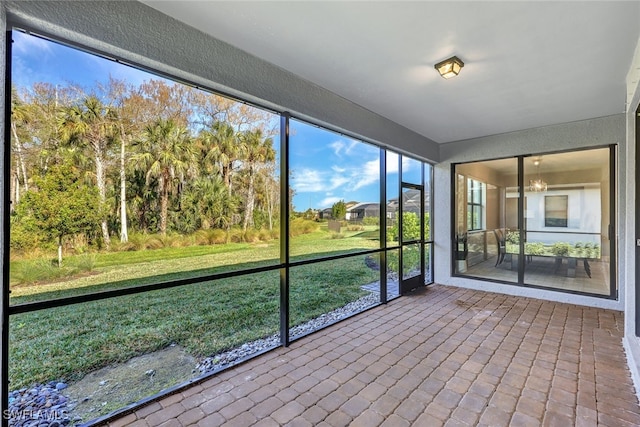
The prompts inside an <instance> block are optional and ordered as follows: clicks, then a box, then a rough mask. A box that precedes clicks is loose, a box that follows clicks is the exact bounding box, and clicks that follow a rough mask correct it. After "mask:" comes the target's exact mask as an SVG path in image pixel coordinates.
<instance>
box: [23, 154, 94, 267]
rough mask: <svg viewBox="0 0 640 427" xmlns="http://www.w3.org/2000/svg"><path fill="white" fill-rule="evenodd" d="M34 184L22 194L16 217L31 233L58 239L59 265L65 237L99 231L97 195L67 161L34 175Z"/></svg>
mask: <svg viewBox="0 0 640 427" xmlns="http://www.w3.org/2000/svg"><path fill="white" fill-rule="evenodd" d="M33 181H34V184H35V188H31V189H30V190H29V191H27V192H26V193H25V194H24V197H23V198H22V201H21V202H20V204H19V205H18V207H17V212H16V216H17V217H18V218H20V219H23V220H25V222H29V223H31V224H33V226H34V227H35V228H36V230H33V232H44V233H46V234H47V236H48V237H49V238H51V239H56V240H57V244H58V266H61V265H62V245H63V240H64V238H65V237H66V236H69V235H73V234H78V233H87V234H88V233H91V232H93V231H97V229H98V228H99V226H100V222H101V220H102V218H103V215H102V212H101V203H100V195H99V193H98V191H97V189H96V187H94V186H88V185H87V184H86V183H85V182H84V180H83V179H82V173H81V171H79V170H78V169H77V168H74V167H73V166H72V165H71V164H70V163H69V162H66V163H64V164H55V165H52V166H50V167H49V169H48V170H47V172H46V174H44V175H42V176H35V177H34V178H33ZM26 220H28V221H26Z"/></svg>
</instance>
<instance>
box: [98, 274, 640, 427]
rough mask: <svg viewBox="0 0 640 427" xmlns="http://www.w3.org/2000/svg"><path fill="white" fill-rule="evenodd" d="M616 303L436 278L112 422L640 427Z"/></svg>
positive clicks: (199, 424)
mask: <svg viewBox="0 0 640 427" xmlns="http://www.w3.org/2000/svg"><path fill="white" fill-rule="evenodd" d="M622 328H623V314H622V313H621V312H617V311H611V310H602V309H595V308H590V307H582V306H577V305H571V304H561V303H554V302H548V301H541V300H535V299H530V298H522V297H512V296H507V295H500V294H495V293H489V292H480V291H473V290H468V289H462V288H454V287H446V286H440V285H432V286H430V287H429V288H427V289H426V290H423V291H420V292H417V293H415V294H413V295H410V296H407V297H403V298H399V299H396V300H393V301H391V302H390V303H388V304H387V305H386V306H381V307H377V308H374V309H372V310H369V311H367V312H365V313H362V314H360V315H358V316H356V317H354V318H351V319H348V320H345V321H343V322H341V323H339V324H336V325H333V326H332V327H329V328H327V329H324V330H322V331H319V332H317V333H315V334H313V335H310V336H307V337H305V338H303V339H301V340H300V341H298V342H295V343H293V344H292V345H291V346H290V347H289V348H279V349H276V350H274V351H272V352H270V353H267V354H265V355H262V356H260V357H257V358H255V359H253V360H250V361H248V362H246V363H244V364H242V365H239V366H237V367H235V368H233V369H230V370H227V371H225V372H222V373H220V374H218V375H216V376H215V377H212V378H210V379H208V380H206V381H204V382H203V383H201V384H198V385H194V386H193V387H190V388H189V389H187V390H185V391H183V392H182V393H177V394H175V395H172V396H169V397H166V398H164V399H162V400H160V401H158V402H154V403H150V404H148V405H147V406H145V407H142V408H140V409H138V410H137V411H136V412H134V413H131V414H129V415H126V416H124V417H122V418H120V419H118V420H116V421H113V422H111V423H110V424H109V425H110V426H114V427H115V426H135V427H137V426H191V425H198V426H207V427H210V426H217V425H225V426H234V427H238V426H253V425H255V426H278V425H291V426H346V425H352V426H366V427H370V426H378V425H380V426H393V427H398V426H409V425H414V426H429V427H430V426H439V425H446V426H474V425H478V426H492V427H494V426H508V425H512V426H540V425H543V426H570V425H576V426H596V425H598V426H609V427H619V426H638V425H640V407H639V405H638V400H637V396H636V393H635V390H634V387H633V384H632V381H631V376H630V372H629V370H628V368H627V365H626V358H625V354H624V350H623V347H622V335H623V330H622Z"/></svg>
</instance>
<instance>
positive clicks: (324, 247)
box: [289, 120, 380, 259]
mask: <svg viewBox="0 0 640 427" xmlns="http://www.w3.org/2000/svg"><path fill="white" fill-rule="evenodd" d="M290 128H291V139H290V147H289V153H290V167H291V173H290V185H291V191H292V194H293V204H292V207H291V209H292V211H291V212H290V217H291V221H290V235H291V241H290V247H291V255H292V256H293V258H294V259H296V258H297V259H301V258H317V257H322V256H328V255H335V254H336V253H348V252H357V251H361V250H368V249H374V248H379V247H380V231H379V230H380V150H379V149H378V148H377V147H374V146H372V145H369V144H365V143H363V142H360V141H357V140H354V139H351V138H348V137H346V136H343V135H339V134H336V133H333V132H329V131H327V130H324V129H320V128H317V127H315V126H311V125H308V124H306V123H304V122H301V121H297V120H291V123H290Z"/></svg>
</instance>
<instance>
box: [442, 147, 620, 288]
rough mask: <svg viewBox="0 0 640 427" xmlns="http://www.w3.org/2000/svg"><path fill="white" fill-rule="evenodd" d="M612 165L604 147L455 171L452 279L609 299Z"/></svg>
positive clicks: (611, 282) (612, 247)
mask: <svg viewBox="0 0 640 427" xmlns="http://www.w3.org/2000/svg"><path fill="white" fill-rule="evenodd" d="M613 159H614V157H613V148H612V147H606V148H599V149H592V150H582V151H573V152H566V153H556V154H543V155H535V156H526V157H525V156H521V157H518V158H510V159H499V160H489V161H482V162H473V163H465V164H459V165H456V166H455V170H454V175H453V184H454V186H455V196H454V203H453V206H454V212H453V216H454V217H453V220H454V221H453V224H454V228H453V230H452V239H453V242H452V246H453V253H452V257H453V273H454V274H456V275H464V276H473V277H477V278H481V279H490V280H494V281H500V282H507V283H514V284H519V285H525V286H534V287H543V288H550V289H558V290H562V291H566V292H575V293H585V294H590V295H600V296H604V297H611V298H613V297H615V294H616V285H615V273H612V271H611V266H612V265H615V264H613V263H612V259H613V257H614V255H615V237H614V236H612V235H611V230H614V229H615V227H614V223H613V221H614V218H615V202H614V201H615V198H614V197H612V194H613V191H614V190H613V189H614V187H615V186H614V182H613V178H612V177H613V176H614V175H613V172H614V166H613V165H614V162H613ZM520 194H522V195H523V197H522V199H521V198H520ZM519 254H523V255H522V256H519Z"/></svg>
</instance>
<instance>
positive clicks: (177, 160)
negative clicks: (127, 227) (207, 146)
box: [131, 119, 196, 234]
mask: <svg viewBox="0 0 640 427" xmlns="http://www.w3.org/2000/svg"><path fill="white" fill-rule="evenodd" d="M137 148H138V149H139V152H137V153H135V154H134V155H133V156H131V161H132V162H133V164H134V165H136V166H137V167H138V168H140V169H141V170H142V171H144V173H145V175H146V182H147V185H148V184H149V183H150V182H151V181H152V179H157V182H158V195H159V198H160V224H159V228H160V233H162V234H166V233H167V216H168V210H169V195H170V194H171V193H172V192H174V191H175V190H176V189H177V186H176V185H175V184H176V182H179V181H182V180H183V179H184V176H186V175H192V176H194V175H195V169H196V168H195V150H194V146H193V144H192V141H191V138H190V136H189V133H188V131H187V129H186V128H184V127H181V126H177V125H176V124H175V123H174V122H173V121H172V120H164V119H159V120H157V121H156V122H155V123H152V124H150V125H148V126H147V127H146V129H145V130H144V133H143V136H142V138H141V139H140V140H139V141H138V142H137Z"/></svg>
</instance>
